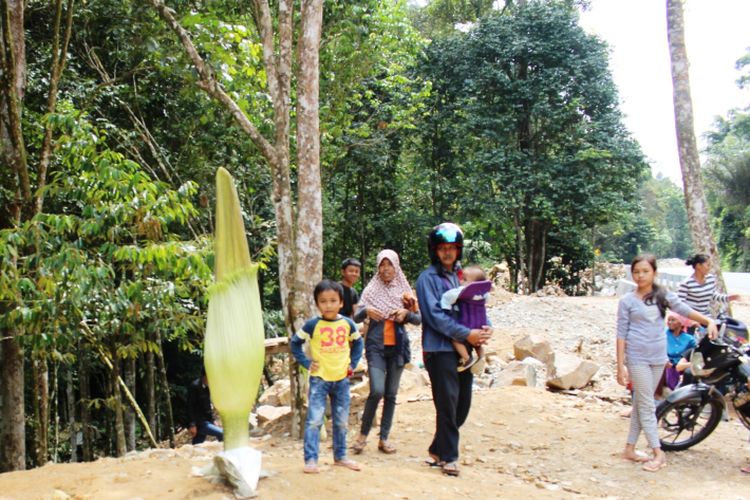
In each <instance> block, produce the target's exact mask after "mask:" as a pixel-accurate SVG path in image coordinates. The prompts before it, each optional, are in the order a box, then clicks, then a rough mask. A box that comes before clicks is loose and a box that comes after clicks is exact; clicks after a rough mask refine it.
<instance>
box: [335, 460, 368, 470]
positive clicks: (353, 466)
mask: <svg viewBox="0 0 750 500" xmlns="http://www.w3.org/2000/svg"><path fill="white" fill-rule="evenodd" d="M333 465H338V466H340V467H346V468H347V469H349V470H354V471H361V470H362V466H361V465H359V464H358V463H357V462H355V461H354V460H349V459H348V458H344V459H341V460H334V461H333Z"/></svg>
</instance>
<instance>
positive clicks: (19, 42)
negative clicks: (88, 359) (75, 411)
mask: <svg viewBox="0 0 750 500" xmlns="http://www.w3.org/2000/svg"><path fill="white" fill-rule="evenodd" d="M23 24H24V2H23V0H0V69H1V71H0V144H1V145H2V147H1V148H0V149H1V151H0V153H1V154H0V160H1V161H2V164H3V165H4V166H9V167H10V171H11V172H10V175H8V178H9V179H12V180H11V181H10V182H11V185H10V186H7V187H8V191H9V192H11V193H15V199H14V200H13V202H12V203H11V204H10V206H9V207H3V212H5V210H7V212H5V213H2V214H0V215H1V216H2V220H0V227H9V226H14V225H17V224H18V223H19V222H20V220H21V216H22V213H28V207H29V206H30V204H31V185H30V181H29V173H28V170H27V166H26V149H25V146H24V143H23V133H22V129H21V109H22V107H21V104H22V102H23V96H24V90H25V86H26V48H25V47H26V44H25V39H24V26H23ZM3 176H5V172H3ZM24 207H26V210H24ZM12 306H13V305H12V304H10V305H8V306H7V307H12ZM5 307H6V306H3V309H4V308H5ZM0 313H5V310H0ZM21 333H22V332H21V330H20V329H17V328H9V329H3V330H0V381H1V383H0V422H2V425H0V443H2V445H1V446H0V472H5V471H13V470H23V469H25V468H26V432H25V427H24V424H25V411H24V378H23V375H24V373H23V364H24V359H23V357H24V355H23V349H22V348H21V346H20V344H19V343H18V342H17V341H16V338H17V337H18V336H20V335H21Z"/></svg>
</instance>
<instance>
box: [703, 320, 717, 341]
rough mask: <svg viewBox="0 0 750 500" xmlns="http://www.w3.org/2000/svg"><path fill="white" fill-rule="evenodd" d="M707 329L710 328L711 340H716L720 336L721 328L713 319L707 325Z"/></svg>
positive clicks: (709, 336)
mask: <svg viewBox="0 0 750 500" xmlns="http://www.w3.org/2000/svg"><path fill="white" fill-rule="evenodd" d="M706 329H707V330H708V338H709V339H711V340H716V337H718V336H719V329H718V328H716V323H714V322H713V321H709V322H708V325H706Z"/></svg>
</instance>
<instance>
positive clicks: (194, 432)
mask: <svg viewBox="0 0 750 500" xmlns="http://www.w3.org/2000/svg"><path fill="white" fill-rule="evenodd" d="M188 432H189V433H190V437H195V436H197V435H198V428H197V427H196V426H195V425H191V426H190V427H188Z"/></svg>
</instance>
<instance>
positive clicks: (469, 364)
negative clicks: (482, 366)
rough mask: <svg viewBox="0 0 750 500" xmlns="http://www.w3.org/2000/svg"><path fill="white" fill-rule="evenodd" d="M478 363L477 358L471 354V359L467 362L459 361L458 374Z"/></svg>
mask: <svg viewBox="0 0 750 500" xmlns="http://www.w3.org/2000/svg"><path fill="white" fill-rule="evenodd" d="M476 362H477V358H475V357H474V356H472V355H471V354H469V359H466V360H463V359H459V360H458V373H461V372H464V371H466V370H468V369H469V368H471V367H472V366H474V363H476Z"/></svg>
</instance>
